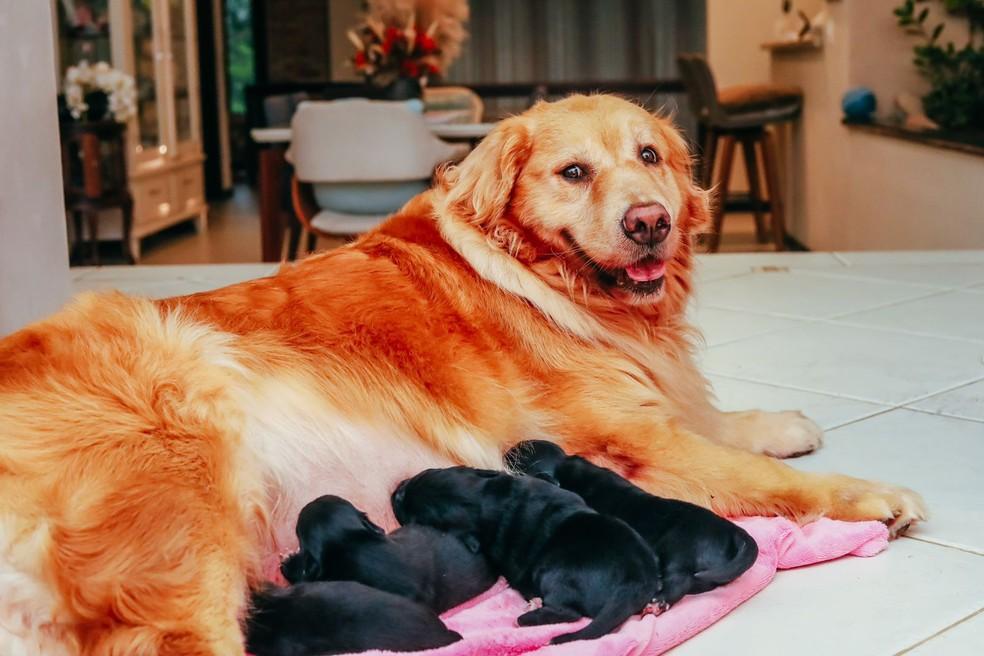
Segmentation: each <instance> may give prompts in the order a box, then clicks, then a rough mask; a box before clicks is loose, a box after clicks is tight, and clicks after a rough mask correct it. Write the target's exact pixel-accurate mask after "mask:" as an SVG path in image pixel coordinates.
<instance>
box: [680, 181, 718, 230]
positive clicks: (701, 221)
mask: <svg viewBox="0 0 984 656" xmlns="http://www.w3.org/2000/svg"><path fill="white" fill-rule="evenodd" d="M685 193H686V194H687V197H686V199H685V201H684V203H685V204H684V211H685V212H686V216H685V217H684V221H685V223H684V226H683V227H684V229H685V230H686V231H687V232H688V233H690V234H701V233H705V232H707V231H708V230H710V228H711V202H712V200H711V196H712V194H711V192H710V191H707V190H705V189H701V188H700V187H698V186H697V185H695V184H690V185H689V188H688V189H687V190H686V192H685Z"/></svg>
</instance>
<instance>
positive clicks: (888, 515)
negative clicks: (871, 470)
mask: <svg viewBox="0 0 984 656" xmlns="http://www.w3.org/2000/svg"><path fill="white" fill-rule="evenodd" d="M844 478H845V479H847V481H849V482H848V483H846V484H845V485H843V486H842V487H840V488H839V489H838V490H837V491H836V492H835V495H834V504H833V506H834V508H833V512H832V513H831V517H832V518H834V519H845V520H851V521H859V520H871V519H873V520H877V521H880V522H882V523H884V524H885V525H886V526H887V527H888V531H889V536H890V537H892V538H897V537H899V536H900V535H903V534H904V533H905V532H906V531H908V530H909V528H910V527H911V526H912V525H913V524H915V523H916V522H919V521H924V520H925V519H927V518H928V517H929V513H928V512H927V511H926V503H925V502H924V501H923V499H922V497H921V496H920V495H919V494H918V493H917V492H914V491H912V490H910V489H908V488H905V487H899V486H895V485H886V484H884V483H877V482H874V481H862V480H858V479H848V478H847V477H844Z"/></svg>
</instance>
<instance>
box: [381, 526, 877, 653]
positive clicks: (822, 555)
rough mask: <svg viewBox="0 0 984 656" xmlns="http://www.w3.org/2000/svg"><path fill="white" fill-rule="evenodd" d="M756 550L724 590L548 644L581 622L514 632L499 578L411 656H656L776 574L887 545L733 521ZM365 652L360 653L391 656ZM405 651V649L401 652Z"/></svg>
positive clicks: (520, 603) (849, 534)
mask: <svg viewBox="0 0 984 656" xmlns="http://www.w3.org/2000/svg"><path fill="white" fill-rule="evenodd" d="M737 523H738V524H739V525H740V526H742V527H743V528H744V529H745V530H746V531H748V532H749V533H750V534H751V535H752V537H754V538H755V541H756V542H757V543H758V546H759V557H758V560H757V561H756V562H755V564H754V565H752V567H751V568H750V569H749V570H748V571H747V572H745V573H744V574H743V575H742V576H741V577H740V578H738V579H737V580H736V581H733V582H732V583H730V584H729V585H726V586H724V587H721V588H718V589H716V590H712V591H711V592H705V593H704V594H700V595H693V596H688V597H684V599H683V600H682V601H680V602H679V603H678V604H677V605H676V606H674V607H673V608H671V609H670V610H669V611H667V612H665V613H663V614H662V615H660V616H658V617H656V616H653V615H644V616H636V617H634V618H632V619H630V620H629V621H628V622H626V623H625V624H624V625H622V627H621V628H620V629H619V630H618V631H616V632H615V633H611V634H609V635H607V636H605V637H604V638H600V639H598V640H585V641H579V642H570V643H567V644H563V645H556V646H553V645H550V644H549V643H550V639H551V638H553V637H554V636H556V635H559V634H561V633H568V632H570V631H573V630H575V629H577V628H579V627H580V626H583V625H584V624H586V623H587V620H580V621H579V622H576V623H573V624H554V625H550V626H539V627H518V626H516V618H517V617H518V616H519V615H521V614H523V613H524V612H526V609H527V603H526V602H525V601H524V600H523V598H522V597H521V596H520V595H519V594H518V593H516V592H515V591H514V590H511V589H510V588H509V587H508V586H507V585H506V584H505V582H504V581H502V580H500V581H499V582H498V583H497V584H496V585H495V586H493V587H492V588H491V589H490V590H488V591H487V592H485V593H484V594H482V595H480V596H479V597H477V598H475V599H473V600H471V601H469V602H468V603H466V604H463V605H462V606H459V607H458V608H454V609H452V610H450V611H448V612H447V613H445V614H444V616H443V619H444V621H445V623H446V624H447V625H448V628H450V629H453V630H454V631H457V632H459V633H460V634H461V635H462V636H464V639H463V640H461V641H460V642H456V643H455V644H453V645H448V646H447V647H442V648H440V649H431V650H426V651H418V652H413V654H414V655H415V656H513V655H517V654H537V655H538V656H654V655H655V654H662V653H663V652H665V651H666V650H668V649H670V648H671V647H674V646H676V645H678V644H680V643H681V642H683V641H684V640H686V639H687V638H690V637H691V636H693V635H696V634H697V633H699V632H700V631H703V630H704V629H706V628H707V627H709V626H710V625H711V624H714V622H716V621H718V620H719V619H721V618H722V617H724V616H725V615H726V614H728V613H729V612H731V611H732V610H734V609H735V608H736V607H737V606H738V605H739V604H741V603H742V602H744V601H745V600H746V599H748V598H749V597H751V596H752V595H754V594H755V593H757V592H758V591H759V590H761V589H762V588H764V587H765V586H766V585H768V584H769V582H770V581H771V580H772V579H773V577H774V576H775V575H776V570H779V569H791V568H794V567H801V566H803V565H812V564H814V563H820V562H823V561H826V560H832V559H834V558H840V557H841V556H846V555H853V556H864V557H867V556H874V555H875V554H877V553H879V552H880V551H882V550H883V549H884V548H885V546H886V545H887V544H888V529H886V528H885V526H884V525H882V524H881V523H880V522H839V521H834V520H830V519H820V520H818V521H815V522H813V523H811V524H807V525H806V526H802V527H800V526H797V525H796V524H794V523H793V522H791V521H789V520H787V519H782V518H777V517H769V518H766V517H750V518H746V519H740V520H737ZM393 653H394V652H384V651H369V652H363V654H364V655H377V656H382V655H384V654H393ZM402 653H404V654H405V653H406V652H402Z"/></svg>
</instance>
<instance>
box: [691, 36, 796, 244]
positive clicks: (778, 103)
mask: <svg viewBox="0 0 984 656" xmlns="http://www.w3.org/2000/svg"><path fill="white" fill-rule="evenodd" d="M677 62H678V63H679V65H680V73H681V75H682V77H683V81H684V84H685V85H686V87H687V94H688V96H689V97H690V102H691V104H692V105H693V109H694V112H695V113H696V114H697V121H698V126H699V134H698V139H699V141H700V147H701V150H702V156H701V162H700V167H699V175H700V183H701V185H703V186H704V187H709V186H710V185H711V183H712V181H714V182H716V186H717V187H718V193H717V196H716V198H717V201H716V202H715V206H714V212H713V216H714V229H713V233H712V234H711V235H710V238H709V241H708V250H709V251H710V252H712V253H713V252H715V251H717V250H718V246H719V245H720V242H721V228H722V226H723V224H724V214H725V212H735V211H748V210H749V209H750V210H751V211H752V213H753V215H754V216H755V235H756V238H757V240H758V241H759V243H765V242H766V241H767V231H766V225H765V220H764V217H763V213H764V212H768V213H769V214H770V215H771V223H772V225H771V232H772V240H773V242H774V243H775V247H776V250H777V251H781V250H784V248H785V242H786V228H785V217H784V215H783V198H782V191H781V186H780V185H781V183H780V178H779V170H778V160H777V155H778V149H777V147H776V140H775V136H774V135H773V134H772V132H771V131H770V130H769V129H768V127H769V126H772V125H778V124H780V123H787V122H790V121H794V120H796V118H797V117H798V116H799V114H800V110H801V109H802V106H803V92H802V91H801V90H800V89H799V88H798V87H793V86H784V85H775V84H754V85H741V86H735V87H729V88H726V89H721V91H718V90H717V86H716V85H715V83H714V75H713V74H712V73H711V69H710V67H709V66H708V65H707V60H706V59H704V57H703V56H702V55H698V54H682V55H680V56H679V57H677ZM736 143H737V144H741V147H742V153H743V154H744V159H745V169H746V171H747V172H748V187H749V193H748V199H747V202H743V200H744V199H741V198H739V197H735V196H733V195H731V196H729V194H728V191H729V188H728V185H729V184H730V182H731V168H732V164H733V163H734V155H735V145H736ZM756 145H758V146H759V149H760V150H761V152H762V163H763V165H764V168H765V171H764V172H765V185H766V190H767V193H768V199H763V198H762V196H761V194H760V183H759V167H758V159H757V155H756V152H755V146H756ZM719 147H720V149H721V168H720V175H719V179H718V180H713V178H714V165H715V163H716V158H717V152H718V148H719Z"/></svg>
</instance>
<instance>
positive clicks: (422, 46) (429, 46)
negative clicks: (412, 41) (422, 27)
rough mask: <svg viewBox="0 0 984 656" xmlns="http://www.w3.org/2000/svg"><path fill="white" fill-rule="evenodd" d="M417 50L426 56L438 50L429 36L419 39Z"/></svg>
mask: <svg viewBox="0 0 984 656" xmlns="http://www.w3.org/2000/svg"><path fill="white" fill-rule="evenodd" d="M417 49H418V50H420V52H421V53H422V54H424V55H429V54H431V53H432V52H434V51H435V50H437V43H436V42H435V41H434V39H432V38H431V37H429V36H427V34H426V33H425V34H421V35H420V36H419V37H417Z"/></svg>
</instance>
